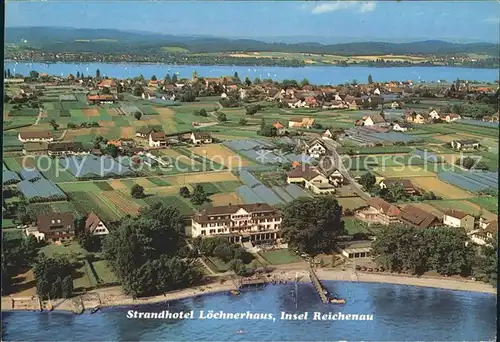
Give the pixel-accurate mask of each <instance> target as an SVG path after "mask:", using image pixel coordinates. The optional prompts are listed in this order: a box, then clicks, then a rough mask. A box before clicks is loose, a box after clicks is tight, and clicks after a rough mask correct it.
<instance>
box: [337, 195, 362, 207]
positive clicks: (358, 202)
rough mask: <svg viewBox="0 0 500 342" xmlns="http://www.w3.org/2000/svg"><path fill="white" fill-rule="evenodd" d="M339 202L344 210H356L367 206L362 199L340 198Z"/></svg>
mask: <svg viewBox="0 0 500 342" xmlns="http://www.w3.org/2000/svg"><path fill="white" fill-rule="evenodd" d="M337 201H338V202H339V204H340V205H341V206H342V207H343V208H344V209H349V210H355V209H358V208H361V207H363V206H366V201H365V200H364V199H362V198H361V197H339V198H337Z"/></svg>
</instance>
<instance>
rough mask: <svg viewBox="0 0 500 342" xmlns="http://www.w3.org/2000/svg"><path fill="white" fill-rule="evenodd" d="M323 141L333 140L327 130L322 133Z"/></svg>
mask: <svg viewBox="0 0 500 342" xmlns="http://www.w3.org/2000/svg"><path fill="white" fill-rule="evenodd" d="M323 139H333V134H332V132H331V131H330V130H329V129H327V130H326V131H325V133H323Z"/></svg>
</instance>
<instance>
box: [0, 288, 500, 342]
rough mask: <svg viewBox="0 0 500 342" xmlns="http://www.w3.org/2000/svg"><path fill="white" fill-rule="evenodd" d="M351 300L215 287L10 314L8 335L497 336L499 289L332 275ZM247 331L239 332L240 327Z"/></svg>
mask: <svg viewBox="0 0 500 342" xmlns="http://www.w3.org/2000/svg"><path fill="white" fill-rule="evenodd" d="M325 285H326V287H327V288H328V289H329V290H330V291H331V292H335V293H337V294H339V295H340V296H342V297H344V298H346V299H347V304H346V305H343V306H342V305H340V306H336V305H325V304H322V303H321V302H320V301H319V298H318V296H317V294H316V293H315V292H314V290H313V288H312V285H310V284H300V285H299V286H298V297H299V299H298V302H297V308H296V304H295V302H294V300H293V297H292V295H291V291H294V289H295V286H294V285H293V284H287V285H276V286H267V287H266V288H263V289H251V290H245V291H244V292H243V293H242V295H240V296H236V297H234V296H230V295H229V294H226V293H221V294H212V295H205V296H200V297H197V298H190V299H185V300H181V301H176V302H171V303H170V307H168V306H167V304H166V303H159V304H153V305H141V306H136V307H116V308H105V309H102V310H101V311H99V312H97V313H96V314H94V315H90V314H88V313H84V314H83V315H80V316H74V315H73V314H70V313H63V312H52V313H36V312H8V313H3V320H2V327H3V329H2V330H3V336H2V340H3V341H13V340H16V341H35V340H36V341H48V340H52V341H67V340H74V341H103V340H105V341H113V340H114V341H116V340H120V341H168V340H170V341H189V340H190V341H194V340H196V341H198V340H203V341H257V340H260V341H278V340H279V341H333V340H350V341H353V340H355V341H360V340H365V341H368V340H369V341H405V340H410V341H411V340H419V341H485V340H494V338H495V336H496V296H495V295H492V294H483V293H473V292H464V291H451V290H442V289H433V288H424V287H414V286H404V285H391V284H378V283H349V282H347V283H346V282H332V281H330V282H325ZM128 310H139V311H142V312H146V311H157V312H159V311H162V310H170V311H176V312H178V311H185V312H187V311H190V310H194V312H195V315H196V314H197V312H199V310H204V311H205V312H207V311H208V310H215V311H217V312H218V311H219V310H222V311H224V312H232V313H235V312H245V311H247V310H248V311H251V312H253V313H272V314H274V315H275V317H277V319H276V320H275V321H273V320H199V319H193V320H176V321H174V320H161V319H129V318H127V311H128ZM281 311H286V312H309V313H310V314H309V315H310V316H311V315H312V313H313V312H324V313H327V312H332V313H339V312H342V313H344V314H371V315H373V320H372V321H339V320H337V321H315V320H312V319H311V318H310V317H309V320H307V321H286V320H280V319H279V316H280V312H281ZM240 330H241V331H242V333H240V334H239V333H238V332H239V331H240Z"/></svg>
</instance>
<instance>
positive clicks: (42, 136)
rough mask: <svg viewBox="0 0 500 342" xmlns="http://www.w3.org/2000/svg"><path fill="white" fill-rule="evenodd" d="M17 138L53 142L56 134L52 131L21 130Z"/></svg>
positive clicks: (27, 140)
mask: <svg viewBox="0 0 500 342" xmlns="http://www.w3.org/2000/svg"><path fill="white" fill-rule="evenodd" d="M17 138H18V139H19V141H20V142H42V141H45V142H51V141H54V136H53V135H52V133H51V132H49V131H47V132H19V134H18V135H17Z"/></svg>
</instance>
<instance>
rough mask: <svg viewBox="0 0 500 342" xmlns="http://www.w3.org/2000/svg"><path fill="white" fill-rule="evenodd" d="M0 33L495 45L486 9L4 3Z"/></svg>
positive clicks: (438, 4) (499, 11)
mask: <svg viewBox="0 0 500 342" xmlns="http://www.w3.org/2000/svg"><path fill="white" fill-rule="evenodd" d="M5 18H6V26H7V27H12V26H14V27H20V26H61V27H74V28H108V29H120V30H134V31H151V32H156V33H164V34H173V35H211V36H218V37H234V38H254V39H265V40H271V41H291V40H296V41H317V42H320V43H336V42H347V41H386V42H403V41H418V40H431V39H440V40H447V41H452V42H464V43H465V42H478V41H481V42H496V43H498V41H499V37H500V33H499V32H500V2H499V1H498V0H491V1H471V2H465V1H463V2H462V1H450V2H446V1H428V2H427V1H415V0H402V1H398V2H395V1H328V2H326V1H325V2H319V1H307V2H301V1H296V2H293V1H290V2H288V1H275V2H271V1H261V2H250V1H233V2H229V1H223V2H217V1H206V2H201V1H188V2H186V1H184V2H173V1H152V2H146V1H142V2H141V1H116V0H115V1H109V0H108V1H75V0H65V1H52V0H41V1H38V2H28V1H20V0H18V1H12V0H7V3H6V13H5Z"/></svg>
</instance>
